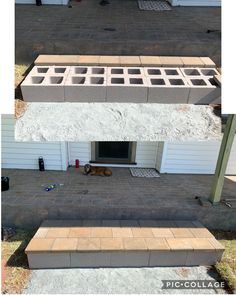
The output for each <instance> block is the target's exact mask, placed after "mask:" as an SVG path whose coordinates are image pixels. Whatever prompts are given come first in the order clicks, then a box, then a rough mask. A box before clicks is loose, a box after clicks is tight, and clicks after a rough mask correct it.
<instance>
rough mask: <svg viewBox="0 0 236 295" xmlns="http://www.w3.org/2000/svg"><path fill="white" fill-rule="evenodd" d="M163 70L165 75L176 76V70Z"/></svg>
mask: <svg viewBox="0 0 236 295" xmlns="http://www.w3.org/2000/svg"><path fill="white" fill-rule="evenodd" d="M164 71H165V73H166V75H168V76H178V75H179V73H178V71H177V70H171V69H169V70H164Z"/></svg>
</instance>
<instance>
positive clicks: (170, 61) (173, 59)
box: [160, 56, 184, 67]
mask: <svg viewBox="0 0 236 295" xmlns="http://www.w3.org/2000/svg"><path fill="white" fill-rule="evenodd" d="M160 61H161V66H162V67H182V66H183V65H184V63H183V61H182V59H181V58H180V57H179V56H160Z"/></svg>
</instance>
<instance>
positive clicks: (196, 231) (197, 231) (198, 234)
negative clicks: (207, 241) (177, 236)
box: [190, 227, 214, 238]
mask: <svg viewBox="0 0 236 295" xmlns="http://www.w3.org/2000/svg"><path fill="white" fill-rule="evenodd" d="M190 231H191V233H192V234H193V235H194V237H195V238H214V236H213V235H212V234H211V233H210V232H209V230H208V229H206V228H197V227H196V228H191V229H190Z"/></svg>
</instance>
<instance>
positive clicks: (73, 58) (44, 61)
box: [34, 54, 79, 66]
mask: <svg viewBox="0 0 236 295" xmlns="http://www.w3.org/2000/svg"><path fill="white" fill-rule="evenodd" d="M34 64H35V65H37V66H46V65H48V66H52V65H64V66H71V65H77V64H79V56H78V55H64V54H63V55H44V54H42V55H39V56H38V57H37V58H36V60H35V62H34Z"/></svg>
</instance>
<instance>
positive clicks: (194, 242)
mask: <svg viewBox="0 0 236 295" xmlns="http://www.w3.org/2000/svg"><path fill="white" fill-rule="evenodd" d="M189 243H190V244H191V246H192V248H193V249H194V250H206V251H207V250H214V246H213V245H212V244H211V243H210V242H209V241H208V240H207V239H204V238H190V239H189Z"/></svg>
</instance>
